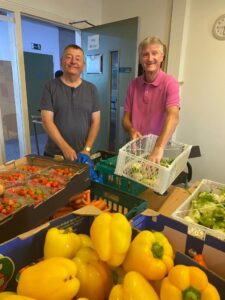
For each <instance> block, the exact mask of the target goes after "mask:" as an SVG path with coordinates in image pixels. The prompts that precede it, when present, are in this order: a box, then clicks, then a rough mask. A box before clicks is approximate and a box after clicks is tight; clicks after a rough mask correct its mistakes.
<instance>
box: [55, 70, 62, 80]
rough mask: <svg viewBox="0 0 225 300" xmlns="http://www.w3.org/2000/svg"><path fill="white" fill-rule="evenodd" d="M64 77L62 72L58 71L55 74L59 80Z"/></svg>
mask: <svg viewBox="0 0 225 300" xmlns="http://www.w3.org/2000/svg"><path fill="white" fill-rule="evenodd" d="M62 75H63V71H62V70H57V71H56V72H55V78H59V77H60V76H62Z"/></svg>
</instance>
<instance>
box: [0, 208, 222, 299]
mask: <svg viewBox="0 0 225 300" xmlns="http://www.w3.org/2000/svg"><path fill="white" fill-rule="evenodd" d="M99 213H101V211H99V210H98V209H96V208H95V207H92V206H89V207H85V208H82V209H80V210H77V211H75V212H74V213H72V214H69V215H67V216H63V217H61V218H59V219H55V220H53V221H51V222H48V223H46V224H44V225H42V226H39V227H37V228H35V229H33V230H31V231H29V232H26V233H24V234H22V235H20V236H17V237H15V238H14V239H12V240H10V241H7V242H5V243H3V244H1V245H0V254H1V255H3V256H6V257H8V258H9V259H10V260H11V261H12V263H13V264H14V272H13V274H12V277H11V279H10V281H9V283H8V285H7V290H16V286H17V282H16V275H17V273H18V271H19V270H20V269H21V268H23V267H24V266H27V265H29V264H32V263H33V262H35V261H37V260H38V259H40V258H42V257H43V245H44V240H45V235H46V232H47V230H48V229H49V228H51V227H54V226H56V227H58V228H68V227H72V228H73V230H74V232H76V233H85V234H89V230H90V226H91V224H92V222H93V219H94V215H98V214H99ZM153 217H154V218H155V216H152V217H151V216H149V213H148V215H138V216H137V217H136V218H134V219H133V221H132V223H133V225H134V226H135V227H139V228H140V227H143V229H146V226H147V227H148V229H151V230H160V231H161V230H162V231H164V232H165V234H166V235H167V236H168V238H169V239H170V240H171V241H172V244H173V246H174V247H175V242H174V240H175V239H174V238H175V237H174V238H173V239H171V235H170V234H171V233H172V234H173V235H175V234H176V235H177V237H176V240H179V238H180V237H182V235H184V234H182V232H179V230H178V229H179V227H178V229H175V228H174V227H173V225H174V223H173V222H172V223H171V222H168V221H169V220H167V219H169V218H167V219H165V218H163V216H162V218H160V216H158V217H159V219H158V222H157V221H156V220H154V221H152V222H151V219H152V218H153ZM143 218H144V219H143ZM135 219H136V221H135ZM172 221H173V220H172ZM164 222H165V223H164ZM175 223H177V222H176V221H175ZM151 224H153V225H152V226H151ZM181 225H183V224H181ZM186 241H187V240H185V239H182V240H181V241H180V242H181V243H180V244H182V243H186ZM192 242H193V241H192ZM178 243H179V242H178ZM175 248H182V247H175ZM215 260H216V259H215V257H214V261H215ZM0 261H1V256H0ZM175 264H185V265H196V266H198V267H200V266H199V265H198V264H197V263H196V262H195V261H193V260H192V259H191V258H189V257H187V256H186V255H184V254H183V253H176V257H175ZM201 268H202V269H203V270H204V271H205V272H206V273H207V276H208V278H209V281H210V282H211V283H212V284H214V285H215V286H216V287H217V289H218V291H219V293H220V295H221V300H225V280H224V279H222V278H220V277H219V276H218V275H216V274H215V273H213V272H211V271H209V270H207V269H205V268H203V267H201ZM221 268H223V267H222V266H221ZM5 289H6V287H5ZM0 290H1V286H0Z"/></svg>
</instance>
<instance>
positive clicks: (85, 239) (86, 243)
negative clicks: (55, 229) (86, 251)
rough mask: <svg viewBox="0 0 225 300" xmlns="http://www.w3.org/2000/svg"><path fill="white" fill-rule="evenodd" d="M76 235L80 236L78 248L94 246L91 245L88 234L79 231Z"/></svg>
mask: <svg viewBox="0 0 225 300" xmlns="http://www.w3.org/2000/svg"><path fill="white" fill-rule="evenodd" d="M78 236H79V238H80V248H81V247H90V248H94V245H93V243H92V240H91V238H90V236H89V235H87V234H83V233H80V234H78Z"/></svg>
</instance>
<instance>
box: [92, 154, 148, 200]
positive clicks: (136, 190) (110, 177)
mask: <svg viewBox="0 0 225 300" xmlns="http://www.w3.org/2000/svg"><path fill="white" fill-rule="evenodd" d="M116 163H117V156H112V157H110V158H107V159H102V160H100V161H99V162H97V163H96V166H95V169H96V171H97V172H98V174H99V176H101V177H102V179H103V182H104V183H105V184H107V185H110V186H113V187H115V188H117V189H118V190H122V191H124V192H127V193H129V194H131V195H139V194H140V193H142V192H144V191H145V190H146V187H145V186H143V185H141V184H139V183H137V182H134V181H133V180H130V179H128V178H126V177H123V176H119V175H116V174H115V169H116Z"/></svg>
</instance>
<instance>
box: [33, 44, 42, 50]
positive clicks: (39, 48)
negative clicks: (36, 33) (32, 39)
mask: <svg viewBox="0 0 225 300" xmlns="http://www.w3.org/2000/svg"><path fill="white" fill-rule="evenodd" d="M32 49H34V50H41V44H37V43H32Z"/></svg>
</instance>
